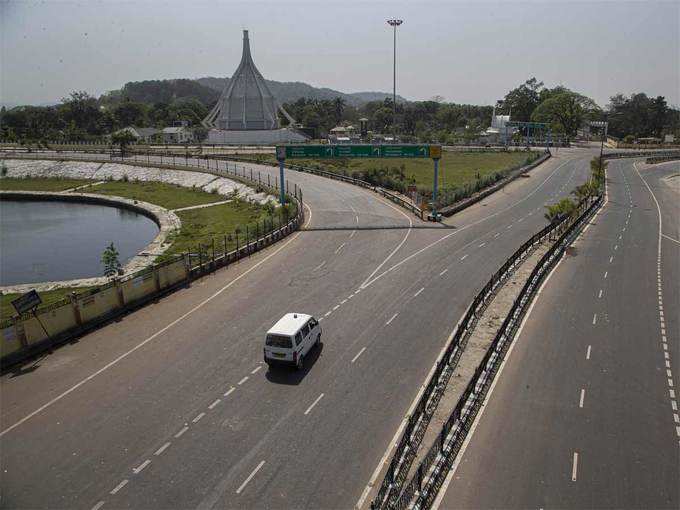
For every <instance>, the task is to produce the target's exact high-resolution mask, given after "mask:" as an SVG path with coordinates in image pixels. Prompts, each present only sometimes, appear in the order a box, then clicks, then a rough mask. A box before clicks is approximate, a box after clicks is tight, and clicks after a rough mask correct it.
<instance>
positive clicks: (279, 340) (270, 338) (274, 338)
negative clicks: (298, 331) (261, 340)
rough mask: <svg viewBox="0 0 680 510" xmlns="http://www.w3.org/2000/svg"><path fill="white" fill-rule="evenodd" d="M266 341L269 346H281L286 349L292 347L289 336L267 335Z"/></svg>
mask: <svg viewBox="0 0 680 510" xmlns="http://www.w3.org/2000/svg"><path fill="white" fill-rule="evenodd" d="M266 343H267V345H269V346H271V347H283V348H286V349H290V348H291V347H293V342H292V341H291V339H290V337H289V336H284V335H267V342H266Z"/></svg>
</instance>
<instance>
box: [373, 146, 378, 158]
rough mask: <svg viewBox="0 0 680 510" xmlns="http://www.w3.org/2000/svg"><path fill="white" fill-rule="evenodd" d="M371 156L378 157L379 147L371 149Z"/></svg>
mask: <svg viewBox="0 0 680 510" xmlns="http://www.w3.org/2000/svg"><path fill="white" fill-rule="evenodd" d="M373 155H374V156H380V147H373Z"/></svg>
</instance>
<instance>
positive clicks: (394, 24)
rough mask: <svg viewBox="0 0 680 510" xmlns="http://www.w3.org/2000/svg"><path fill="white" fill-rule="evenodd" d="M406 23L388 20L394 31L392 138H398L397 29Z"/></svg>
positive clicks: (398, 20)
mask: <svg viewBox="0 0 680 510" xmlns="http://www.w3.org/2000/svg"><path fill="white" fill-rule="evenodd" d="M403 22H404V21H403V20H400V19H388V20H387V24H388V25H390V26H391V27H392V28H393V29H394V59H393V66H392V108H393V109H394V112H393V116H392V137H393V138H394V139H395V140H394V141H396V138H397V27H398V26H399V25H401V24H402V23H403Z"/></svg>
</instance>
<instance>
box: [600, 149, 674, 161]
mask: <svg viewBox="0 0 680 510" xmlns="http://www.w3.org/2000/svg"><path fill="white" fill-rule="evenodd" d="M641 157H650V158H678V157H680V150H678V149H676V150H667V151H664V150H654V151H652V150H646V151H626V152H609V153H605V154H603V155H602V158H603V159H621V158H641Z"/></svg>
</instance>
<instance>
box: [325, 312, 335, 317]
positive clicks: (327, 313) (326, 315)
mask: <svg viewBox="0 0 680 510" xmlns="http://www.w3.org/2000/svg"><path fill="white" fill-rule="evenodd" d="M332 313H333V312H332V311H328V312H326V313H324V314H323V316H324V317H328V316H329V315H330V314H332Z"/></svg>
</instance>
